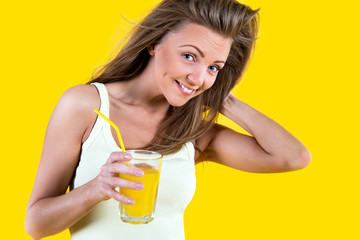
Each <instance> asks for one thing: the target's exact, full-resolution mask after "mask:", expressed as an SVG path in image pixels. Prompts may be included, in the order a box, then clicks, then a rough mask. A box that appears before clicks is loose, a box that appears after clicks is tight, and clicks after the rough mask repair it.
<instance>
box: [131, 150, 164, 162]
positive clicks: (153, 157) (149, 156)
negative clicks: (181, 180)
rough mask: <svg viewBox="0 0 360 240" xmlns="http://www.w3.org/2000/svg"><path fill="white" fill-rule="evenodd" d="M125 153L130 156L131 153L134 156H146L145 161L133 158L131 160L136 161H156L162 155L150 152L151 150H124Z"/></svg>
mask: <svg viewBox="0 0 360 240" xmlns="http://www.w3.org/2000/svg"><path fill="white" fill-rule="evenodd" d="M126 152H127V153H130V154H131V155H132V153H134V154H143V155H145V156H146V158H145V159H142V158H139V157H136V156H133V158H132V159H136V160H158V159H161V158H162V157H163V155H162V154H161V153H158V152H155V151H151V150H143V149H133V150H126Z"/></svg>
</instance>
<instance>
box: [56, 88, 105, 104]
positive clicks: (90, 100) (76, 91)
mask: <svg viewBox="0 0 360 240" xmlns="http://www.w3.org/2000/svg"><path fill="white" fill-rule="evenodd" d="M60 102H61V103H62V102H64V103H65V104H70V105H71V106H69V107H72V108H81V107H85V106H93V105H99V104H100V99H99V94H98V92H97V90H96V88H95V86H93V85H88V84H80V85H76V86H73V87H71V88H69V89H68V90H66V91H65V92H64V94H63V95H62V96H61V99H60Z"/></svg>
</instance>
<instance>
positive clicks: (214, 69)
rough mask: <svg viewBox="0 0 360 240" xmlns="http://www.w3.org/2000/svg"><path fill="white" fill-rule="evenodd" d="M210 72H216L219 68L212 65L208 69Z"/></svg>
mask: <svg viewBox="0 0 360 240" xmlns="http://www.w3.org/2000/svg"><path fill="white" fill-rule="evenodd" d="M209 69H210V71H212V72H218V71H219V70H220V67H219V66H216V65H213V66H210V67H209Z"/></svg>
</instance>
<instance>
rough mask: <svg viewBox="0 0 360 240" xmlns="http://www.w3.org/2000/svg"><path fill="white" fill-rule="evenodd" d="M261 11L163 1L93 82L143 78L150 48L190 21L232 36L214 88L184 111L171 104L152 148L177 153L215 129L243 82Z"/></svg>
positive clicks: (223, 1)
mask: <svg viewBox="0 0 360 240" xmlns="http://www.w3.org/2000/svg"><path fill="white" fill-rule="evenodd" d="M258 11H259V10H252V9H251V8H249V7H248V6H245V5H243V4H240V3H238V2H237V1H235V0H163V1H162V2H160V3H159V5H158V6H156V7H155V8H154V9H153V10H152V11H151V12H150V13H149V14H148V15H147V16H146V17H145V18H144V19H143V20H142V21H141V22H140V23H139V24H137V25H136V26H135V27H134V28H133V30H132V31H131V33H130V35H129V36H130V37H129V39H128V41H127V42H126V44H125V45H124V46H123V47H122V49H121V50H120V52H119V53H118V54H117V55H116V57H115V58H114V59H112V60H111V61H110V62H108V63H107V64H106V65H104V66H103V67H102V68H101V69H100V70H99V71H98V72H97V73H96V76H93V77H92V79H91V80H90V81H89V82H88V83H93V82H100V83H110V82H117V81H125V80H130V79H132V78H134V77H136V76H138V75H139V74H140V73H141V72H142V71H143V70H144V68H145V67H146V65H147V63H148V61H149V59H150V55H149V52H148V50H147V47H149V46H154V45H156V44H157V43H158V42H159V41H160V40H161V39H162V38H163V37H164V36H165V35H166V34H167V33H169V32H170V31H173V30H176V29H177V28H179V26H181V25H182V24H184V23H188V22H191V23H197V24H200V25H203V26H205V27H208V28H210V29H212V30H214V31H216V32H218V33H220V34H223V35H224V36H228V37H231V38H232V39H233V43H232V46H231V50H230V53H229V56H228V58H227V61H226V64H225V66H224V67H223V68H222V69H221V70H220V71H219V73H218V75H217V78H216V81H215V83H214V85H213V86H212V87H211V88H210V89H208V90H206V91H205V92H203V93H202V94H200V95H198V96H196V97H194V98H192V99H190V100H189V101H188V102H187V103H185V104H184V105H183V106H181V107H173V106H170V108H169V111H168V115H167V117H166V119H165V120H164V121H163V122H162V123H161V125H160V127H159V129H158V130H157V134H156V136H155V137H154V139H153V140H152V141H151V142H150V144H149V145H148V146H147V148H148V149H152V150H154V151H158V152H161V153H162V154H169V153H175V152H177V151H178V150H179V149H180V148H181V147H182V145H183V144H184V143H186V142H188V141H192V140H194V139H196V138H198V137H199V136H201V135H202V134H203V133H205V132H206V131H207V130H208V129H209V128H210V127H211V126H212V124H213V123H214V122H215V119H216V117H217V115H218V113H219V111H220V110H221V108H222V103H223V101H224V99H225V97H226V96H227V95H228V93H229V92H230V91H231V89H232V88H233V87H234V86H235V84H236V83H237V82H238V81H239V80H240V79H241V78H242V73H243V71H244V69H245V66H246V63H247V62H248V60H249V58H250V55H251V51H252V49H253V47H254V44H255V40H256V37H257V31H258V19H259V16H258Z"/></svg>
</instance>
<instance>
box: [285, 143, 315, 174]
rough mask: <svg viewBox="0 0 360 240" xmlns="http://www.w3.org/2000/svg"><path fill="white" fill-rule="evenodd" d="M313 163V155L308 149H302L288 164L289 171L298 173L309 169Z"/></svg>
mask: <svg viewBox="0 0 360 240" xmlns="http://www.w3.org/2000/svg"><path fill="white" fill-rule="evenodd" d="M310 162H311V153H310V152H309V150H308V149H307V148H305V147H304V148H302V149H301V150H299V152H298V153H297V154H294V155H293V157H292V158H291V159H290V160H288V161H287V162H286V166H287V168H288V171H296V170H300V169H303V168H305V167H307V166H308V165H309V164H310Z"/></svg>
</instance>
